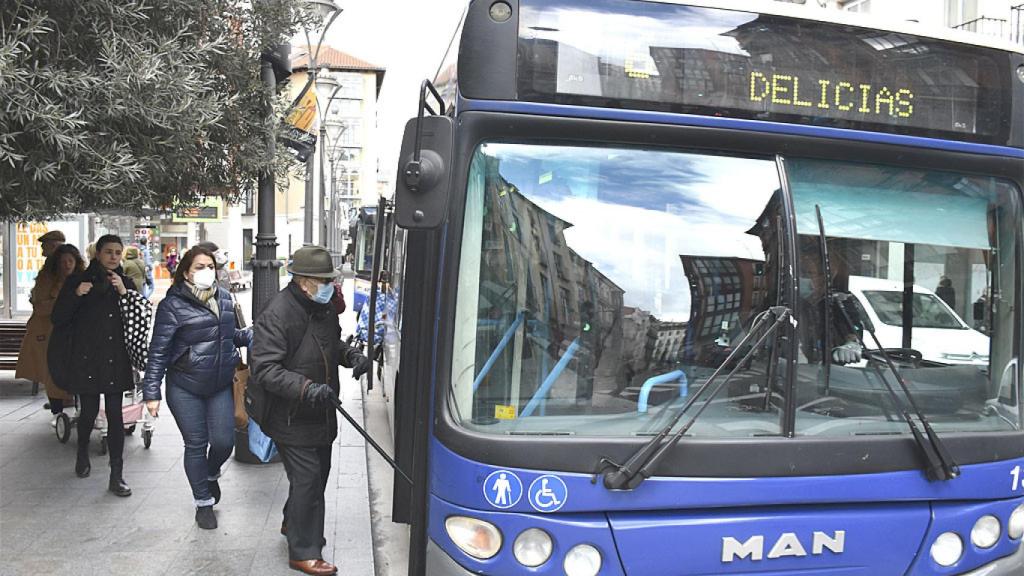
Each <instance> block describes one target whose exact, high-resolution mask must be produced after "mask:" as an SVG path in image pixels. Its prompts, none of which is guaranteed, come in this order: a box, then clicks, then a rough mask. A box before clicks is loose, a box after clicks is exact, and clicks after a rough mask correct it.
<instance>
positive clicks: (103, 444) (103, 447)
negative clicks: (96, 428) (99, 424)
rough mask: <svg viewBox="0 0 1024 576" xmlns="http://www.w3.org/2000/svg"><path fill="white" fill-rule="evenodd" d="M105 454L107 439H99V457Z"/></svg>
mask: <svg viewBox="0 0 1024 576" xmlns="http://www.w3.org/2000/svg"><path fill="white" fill-rule="evenodd" d="M106 453H107V437H106V436H104V437H103V438H100V456H103V455H104V454H106Z"/></svg>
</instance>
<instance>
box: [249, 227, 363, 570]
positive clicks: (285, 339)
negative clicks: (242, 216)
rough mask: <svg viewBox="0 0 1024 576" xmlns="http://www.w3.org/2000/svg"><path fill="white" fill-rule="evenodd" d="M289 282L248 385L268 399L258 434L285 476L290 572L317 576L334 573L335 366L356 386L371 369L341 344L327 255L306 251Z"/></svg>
mask: <svg viewBox="0 0 1024 576" xmlns="http://www.w3.org/2000/svg"><path fill="white" fill-rule="evenodd" d="M288 272H290V273H291V274H292V275H293V278H292V281H291V283H290V284H288V286H286V287H285V288H284V289H283V290H281V291H280V292H278V294H277V295H276V296H274V298H273V299H272V300H271V301H270V303H269V304H268V305H267V307H266V309H264V310H263V312H262V313H261V314H260V316H259V318H257V320H256V326H255V330H254V338H253V348H252V354H251V360H252V363H251V364H252V378H253V383H252V384H250V385H255V386H261V387H262V388H263V390H265V391H266V392H268V393H269V394H271V395H273V397H274V398H273V400H272V401H271V402H269V404H270V409H269V413H268V414H267V416H266V418H265V419H264V420H265V422H261V423H260V424H261V425H262V428H263V430H264V431H265V432H266V433H267V435H268V436H270V438H271V439H273V440H274V442H275V443H276V444H277V449H278V452H279V453H280V454H281V460H282V461H283V462H284V469H285V472H286V473H287V475H288V484H289V486H288V501H287V502H286V503H285V506H284V522H282V524H281V533H282V534H284V535H286V536H287V538H288V566H289V567H291V568H292V569H293V570H298V571H300V572H304V573H306V574H312V575H314V576H326V575H328V574H334V573H336V572H337V567H336V566H334V565H333V564H330V563H328V562H325V561H324V560H323V552H322V550H323V547H324V545H326V540H325V539H324V513H325V511H324V507H325V506H324V505H325V500H324V490H326V488H327V477H328V475H329V474H330V471H331V445H332V444H333V442H334V439H335V438H336V437H337V435H338V417H337V413H336V412H335V409H336V406H337V404H338V401H339V400H338V394H339V390H340V388H339V378H338V365H339V364H340V365H342V366H345V367H347V368H352V377H353V378H357V379H358V378H359V377H360V376H362V375H363V374H365V373H366V371H367V370H368V369H369V367H370V361H369V360H367V358H366V357H365V356H363V355H362V354H361V353H360V352H359V351H358V350H356V349H354V348H350V347H349V346H348V344H346V343H345V342H344V341H343V340H342V339H341V328H340V327H339V325H338V316H337V314H336V313H335V309H334V306H333V305H332V304H331V296H332V295H333V293H334V283H333V280H334V279H335V278H336V277H337V276H338V272H337V271H336V270H335V269H334V265H333V263H332V262H331V255H330V253H329V252H328V251H327V250H325V249H324V248H322V247H320V246H304V247H302V248H300V249H299V250H298V251H296V252H295V254H294V255H293V257H292V263H291V265H290V266H288Z"/></svg>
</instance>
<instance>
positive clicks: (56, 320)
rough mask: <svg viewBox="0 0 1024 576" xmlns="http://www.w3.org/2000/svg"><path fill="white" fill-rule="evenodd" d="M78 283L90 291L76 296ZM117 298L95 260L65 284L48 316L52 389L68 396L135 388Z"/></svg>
mask: <svg viewBox="0 0 1024 576" xmlns="http://www.w3.org/2000/svg"><path fill="white" fill-rule="evenodd" d="M115 272H116V273H117V274H118V275H119V276H120V277H121V281H122V282H124V285H125V288H127V289H129V290H135V283H134V282H132V280H131V278H128V277H126V276H125V275H124V272H123V271H122V270H121V269H120V268H118V269H117V270H116V271H115ZM82 282H92V284H93V286H92V289H91V290H90V291H89V293H88V294H86V295H84V296H79V295H77V294H75V290H77V289H78V286H79V285H80V284H81V283H82ZM119 298H120V295H119V294H118V293H117V290H115V289H114V286H113V285H112V284H111V283H110V280H109V279H108V278H107V273H106V270H105V269H104V268H103V267H102V266H101V265H100V264H99V262H97V261H95V260H93V261H92V263H91V264H90V265H89V267H88V268H86V270H85V271H84V272H82V273H80V274H72V275H71V276H69V277H68V279H67V281H65V282H64V286H63V287H62V288H61V290H60V294H59V295H58V296H57V302H56V303H55V304H54V306H53V315H52V316H51V317H50V320H51V321H52V322H53V334H52V336H51V337H50V346H49V348H48V349H47V354H46V356H47V364H48V365H49V367H50V373H51V374H52V375H53V381H54V382H55V383H56V384H57V386H60V387H61V388H63V389H64V390H67V391H68V392H71V393H72V394H114V393H121V392H124V391H126V390H131V389H132V387H133V386H134V385H135V381H134V379H133V377H132V368H131V361H130V360H129V359H128V349H127V348H125V344H124V328H123V327H122V324H121V309H120V307H119V306H118V299H119Z"/></svg>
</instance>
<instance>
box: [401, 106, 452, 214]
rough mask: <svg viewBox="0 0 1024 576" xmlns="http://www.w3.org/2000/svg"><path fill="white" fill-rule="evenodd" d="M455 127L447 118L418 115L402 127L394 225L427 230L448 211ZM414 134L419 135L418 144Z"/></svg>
mask: <svg viewBox="0 0 1024 576" xmlns="http://www.w3.org/2000/svg"><path fill="white" fill-rule="evenodd" d="M453 132H454V126H453V124H452V119H451V118H449V117H447V116H421V117H419V118H413V119H412V120H409V122H408V123H407V124H406V125H405V136H404V137H403V138H402V154H401V156H399V158H400V160H399V163H398V178H396V180H395V182H396V185H395V223H396V224H397V225H398V226H401V227H402V228H406V229H410V230H428V229H433V228H437V227H439V226H440V225H441V224H443V223H444V220H445V216H446V215H447V212H448V188H449V182H450V179H451V172H452V169H451V163H452V141H453ZM417 135H419V138H418V140H419V141H418V142H417Z"/></svg>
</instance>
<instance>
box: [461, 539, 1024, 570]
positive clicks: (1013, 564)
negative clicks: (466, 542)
mask: <svg viewBox="0 0 1024 576" xmlns="http://www.w3.org/2000/svg"><path fill="white" fill-rule="evenodd" d="M442 554H444V552H442ZM1019 574H1024V546H1021V547H1019V548H1017V552H1015V553H1013V554H1010V555H1009V556H1004V557H1002V558H1000V559H999V560H996V561H995V562H989V563H988V564H985V565H984V566H981V567H980V568H975V569H974V570H971V571H970V572H964V573H963V575H962V576H1015V575H1019Z"/></svg>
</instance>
